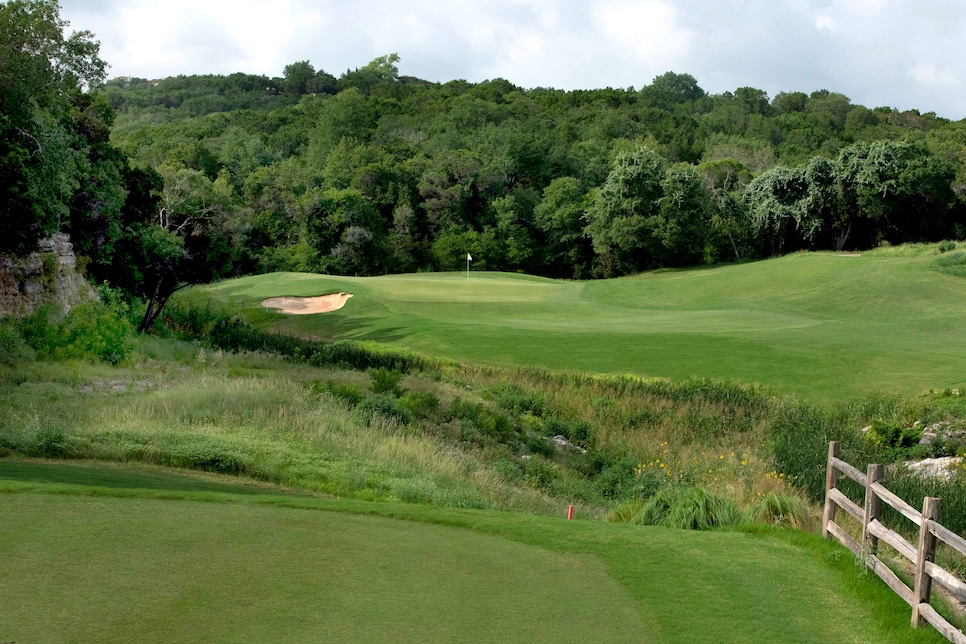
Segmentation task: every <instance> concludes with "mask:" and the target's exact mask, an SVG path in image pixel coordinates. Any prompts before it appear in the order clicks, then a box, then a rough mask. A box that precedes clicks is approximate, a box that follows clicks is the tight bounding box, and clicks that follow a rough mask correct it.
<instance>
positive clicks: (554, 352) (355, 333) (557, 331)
mask: <svg viewBox="0 0 966 644" xmlns="http://www.w3.org/2000/svg"><path fill="white" fill-rule="evenodd" d="M937 253H938V251H936V250H935V249H933V248H930V247H922V248H911V249H904V251H903V252H897V251H896V250H894V249H886V250H880V251H874V252H870V253H865V254H863V255H862V256H861V257H850V256H841V255H836V254H832V253H806V254H801V255H789V256H786V257H783V258H779V259H773V260H767V261H763V262H756V263H752V264H745V265H738V266H725V267H719V268H710V269H703V270H693V271H680V272H659V273H650V274H644V275H640V276H636V277H630V278H622V279H615V280H606V281H598V282H581V283H578V282H560V281H552V280H546V279H542V278H532V277H526V276H518V275H507V274H490V273H474V274H472V275H471V276H470V278H469V279H467V278H466V276H465V275H464V274H456V273H452V274H419V275H403V276H385V277H372V278H350V277H332V276H315V275H304V274H291V273H279V274H271V275H260V276H254V277H248V278H242V279H239V280H232V281H229V282H224V283H221V284H217V285H214V286H211V287H206V288H207V292H208V293H210V294H211V296H213V297H215V298H218V299H219V300H221V301H225V302H228V303H230V304H231V305H232V306H235V307H237V309H238V310H239V311H241V312H244V313H245V314H246V315H247V316H248V317H249V319H251V320H253V321H256V322H257V323H260V324H263V325H266V326H272V327H274V328H276V329H278V330H280V331H284V332H288V333H295V334H300V335H311V336H315V337H319V338H323V339H353V340H372V341H376V342H380V343H385V344H389V345H394V346H399V347H405V348H408V349H412V350H415V351H418V352H423V353H426V354H429V355H433V356H448V357H452V358H457V359H464V360H469V361H478V362H485V363H490V364H501V365H541V366H545V367H548V368H551V369H557V370H569V371H584V372H600V373H635V374H641V375H649V376H665V377H672V378H684V377H689V376H702V377H709V378H715V379H723V380H727V379H736V380H740V381H742V382H748V383H760V384H765V385H768V386H774V387H776V388H777V389H778V390H779V391H781V392H789V393H797V394H800V395H803V396H806V397H808V398H810V399H813V400H816V401H831V400H844V399H848V398H851V397H855V396H857V395H860V394H865V393H868V392H871V391H876V390H887V391H896V392H901V393H905V394H914V393H919V392H921V391H923V390H926V389H930V388H938V389H942V388H946V387H957V386H959V385H960V384H962V383H963V381H964V374H963V371H962V369H961V365H962V363H963V361H964V360H966V336H964V335H963V334H962V333H959V329H961V328H962V327H963V325H964V323H966V280H963V279H961V278H957V277H953V276H949V275H944V274H942V273H940V272H938V271H936V270H933V268H934V266H933V264H934V262H935V259H936V256H937ZM338 291H347V292H351V293H353V294H354V295H355V297H353V298H352V299H350V300H349V301H348V303H347V304H346V306H345V307H344V308H343V309H341V310H340V311H336V312H331V313H326V314H318V315H309V316H283V315H280V314H277V313H274V312H268V311H264V310H261V309H260V307H259V302H260V301H261V300H262V299H263V298H266V297H270V296H278V295H306V296H307V295H319V294H324V293H330V292H338Z"/></svg>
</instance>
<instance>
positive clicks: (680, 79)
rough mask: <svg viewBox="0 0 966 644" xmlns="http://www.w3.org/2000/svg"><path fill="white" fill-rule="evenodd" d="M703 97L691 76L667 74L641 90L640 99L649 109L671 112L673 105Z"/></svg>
mask: <svg viewBox="0 0 966 644" xmlns="http://www.w3.org/2000/svg"><path fill="white" fill-rule="evenodd" d="M703 97H704V90H703V89H701V87H699V86H698V81H697V80H696V79H695V78H694V76H692V75H691V74H676V73H674V72H667V73H664V74H661V75H660V76H657V77H656V78H655V79H654V80H653V81H651V84H650V85H648V86H647V87H644V88H643V89H641V98H643V99H644V102H645V103H646V104H648V105H650V106H651V107H656V108H658V109H661V110H668V111H671V110H672V109H674V106H675V105H679V104H681V103H687V102H690V101H696V100H698V99H699V98H703Z"/></svg>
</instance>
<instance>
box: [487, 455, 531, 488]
mask: <svg viewBox="0 0 966 644" xmlns="http://www.w3.org/2000/svg"><path fill="white" fill-rule="evenodd" d="M493 469H494V470H496V472H497V473H498V474H499V475H500V476H502V477H503V479H504V480H505V481H507V482H508V483H518V482H519V481H522V480H523V476H524V468H523V466H522V465H520V464H519V463H518V462H516V461H513V460H510V459H508V458H501V459H500V460H498V461H497V462H496V463H494V464H493Z"/></svg>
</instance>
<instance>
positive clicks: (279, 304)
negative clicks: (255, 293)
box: [262, 293, 352, 315]
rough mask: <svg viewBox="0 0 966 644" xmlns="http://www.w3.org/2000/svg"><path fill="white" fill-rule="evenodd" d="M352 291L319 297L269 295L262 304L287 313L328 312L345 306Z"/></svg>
mask: <svg viewBox="0 0 966 644" xmlns="http://www.w3.org/2000/svg"><path fill="white" fill-rule="evenodd" d="M350 297H352V293H333V294H331V295H320V296H319V297H270V298H268V299H267V300H262V306H264V307H266V308H269V309H278V310H279V312H280V313H288V314H289V315H308V314H310V313H329V312H330V311H338V310H339V309H341V308H342V307H343V306H345V303H346V300H348V299H349V298H350Z"/></svg>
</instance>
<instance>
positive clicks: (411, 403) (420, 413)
mask: <svg viewBox="0 0 966 644" xmlns="http://www.w3.org/2000/svg"><path fill="white" fill-rule="evenodd" d="M399 404H400V405H402V406H403V407H404V408H405V409H408V410H409V412H410V413H411V414H412V415H413V416H414V417H417V418H429V417H431V416H435V415H436V412H437V411H439V397H438V396H437V395H436V394H434V393H433V392H431V391H422V392H417V391H407V392H406V393H404V394H403V395H402V396H400V398H399Z"/></svg>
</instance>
